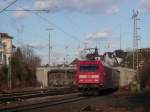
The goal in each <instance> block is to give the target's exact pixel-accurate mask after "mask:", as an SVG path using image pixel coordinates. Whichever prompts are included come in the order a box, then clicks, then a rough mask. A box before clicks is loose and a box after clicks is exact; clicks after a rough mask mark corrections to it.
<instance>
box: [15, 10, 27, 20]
mask: <svg viewBox="0 0 150 112" xmlns="http://www.w3.org/2000/svg"><path fill="white" fill-rule="evenodd" d="M16 10H23V9H21V8H17V9H16ZM14 15H15V17H17V18H24V17H26V16H28V15H29V13H28V12H27V11H15V13H14Z"/></svg>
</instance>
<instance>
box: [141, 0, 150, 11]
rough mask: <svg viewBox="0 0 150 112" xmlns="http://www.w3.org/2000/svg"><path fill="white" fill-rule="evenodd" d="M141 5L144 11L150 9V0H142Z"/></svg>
mask: <svg viewBox="0 0 150 112" xmlns="http://www.w3.org/2000/svg"><path fill="white" fill-rule="evenodd" d="M140 7H141V10H142V12H147V11H150V0H141V2H140Z"/></svg>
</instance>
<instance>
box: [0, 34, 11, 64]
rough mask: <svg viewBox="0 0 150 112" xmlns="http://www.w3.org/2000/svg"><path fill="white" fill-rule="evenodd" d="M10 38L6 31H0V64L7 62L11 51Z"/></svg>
mask: <svg viewBox="0 0 150 112" xmlns="http://www.w3.org/2000/svg"><path fill="white" fill-rule="evenodd" d="M12 39H13V37H11V36H9V35H8V34H7V33H0V65H8V64H9V59H10V57H11V55H12V51H13V45H12Z"/></svg>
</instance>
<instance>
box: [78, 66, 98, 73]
mask: <svg viewBox="0 0 150 112" xmlns="http://www.w3.org/2000/svg"><path fill="white" fill-rule="evenodd" d="M98 68H99V66H98V65H81V66H80V71H81V72H84V71H89V72H95V71H97V70H98Z"/></svg>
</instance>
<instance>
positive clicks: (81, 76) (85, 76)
mask: <svg viewBox="0 0 150 112" xmlns="http://www.w3.org/2000/svg"><path fill="white" fill-rule="evenodd" d="M79 78H80V79H82V78H87V75H79Z"/></svg>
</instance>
